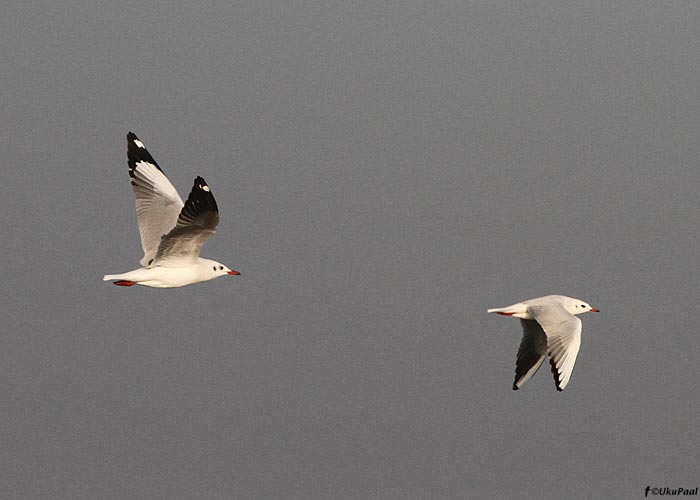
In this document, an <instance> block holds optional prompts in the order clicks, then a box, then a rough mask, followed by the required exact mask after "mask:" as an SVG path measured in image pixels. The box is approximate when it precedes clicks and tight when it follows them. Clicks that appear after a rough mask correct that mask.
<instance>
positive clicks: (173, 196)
mask: <svg viewBox="0 0 700 500" xmlns="http://www.w3.org/2000/svg"><path fill="white" fill-rule="evenodd" d="M126 140H127V144H128V148H127V156H128V158H129V177H131V186H132V187H133V188H134V194H135V195H136V216H137V217H138V221H139V233H140V234H141V245H142V246H143V258H142V259H141V265H142V266H148V265H150V264H151V262H153V259H154V258H155V256H156V251H157V250H158V245H160V240H161V238H162V237H163V236H165V235H166V234H168V232H169V231H170V230H171V229H173V227H175V224H176V223H177V220H178V214H179V213H180V210H181V209H182V206H183V203H182V198H180V195H179V194H177V191H176V190H175V188H174V187H173V185H172V184H171V183H170V181H169V180H168V178H167V177H166V176H165V174H164V173H163V171H162V170H161V169H160V167H159V166H158V164H157V163H156V161H155V160H154V159H153V157H152V156H151V154H150V153H149V152H148V150H147V149H146V147H145V146H144V145H143V142H141V141H140V140H139V138H138V137H136V134H134V133H133V132H129V133H128V134H127V135H126Z"/></svg>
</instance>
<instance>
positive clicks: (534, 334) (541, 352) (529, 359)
mask: <svg viewBox="0 0 700 500" xmlns="http://www.w3.org/2000/svg"><path fill="white" fill-rule="evenodd" d="M520 324H521V325H522V326H523V339H522V340H521V341H520V348H519V349H518V360H517V361H516V363H515V381H514V382H513V390H514V391H517V390H518V389H520V388H521V387H522V386H523V384H524V383H525V382H527V381H528V380H530V379H531V378H532V376H533V375H534V374H535V373H536V372H537V370H539V368H540V366H542V362H543V361H544V358H546V357H547V335H546V334H545V333H544V330H542V327H541V326H540V325H539V323H537V321H533V320H530V319H521V320H520Z"/></svg>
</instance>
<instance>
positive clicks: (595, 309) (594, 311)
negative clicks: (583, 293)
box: [591, 307, 600, 313]
mask: <svg viewBox="0 0 700 500" xmlns="http://www.w3.org/2000/svg"><path fill="white" fill-rule="evenodd" d="M591 312H592V313H599V312H600V309H598V308H597V307H591Z"/></svg>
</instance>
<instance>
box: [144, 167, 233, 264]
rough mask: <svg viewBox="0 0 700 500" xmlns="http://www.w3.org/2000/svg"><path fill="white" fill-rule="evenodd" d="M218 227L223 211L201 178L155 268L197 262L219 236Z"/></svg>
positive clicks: (165, 240) (160, 249)
mask: <svg viewBox="0 0 700 500" xmlns="http://www.w3.org/2000/svg"><path fill="white" fill-rule="evenodd" d="M218 224H219V208H218V207H217V206H216V200H215V199H214V195H212V194H211V190H210V189H209V186H208V185H207V183H206V181H205V180H204V179H202V178H201V177H197V178H196V179H195V180H194V185H193V186H192V191H191V192H190V196H189V197H188V198H187V201H186V202H185V205H184V206H183V207H182V211H181V212H180V215H179V217H178V218H177V224H176V225H175V227H174V228H173V230H172V231H170V232H169V233H168V234H166V235H165V236H164V237H163V239H162V240H161V242H160V246H159V247H158V252H157V253H156V256H155V260H154V265H160V266H166V267H167V266H169V265H171V264H173V263H182V261H186V262H188V263H190V262H191V263H194V262H196V261H197V257H199V252H200V251H201V250H202V246H203V245H204V243H206V241H207V240H208V239H209V238H211V236H212V235H213V234H214V233H215V232H216V226H217V225H218Z"/></svg>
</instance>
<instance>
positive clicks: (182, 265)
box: [103, 132, 240, 288]
mask: <svg viewBox="0 0 700 500" xmlns="http://www.w3.org/2000/svg"><path fill="white" fill-rule="evenodd" d="M126 140H127V143H128V149H127V155H128V158H129V177H131V186H132V187H133V188H134V194H135V195H136V215H137V217H138V222H139V232H140V233H141V244H142V245H143V253H144V255H143V259H141V266H143V267H141V268H140V269H135V270H134V271H130V272H128V273H124V274H107V275H105V277H104V278H103V279H104V280H105V281H109V280H117V281H115V282H114V284H115V285H119V286H132V285H144V286H150V287H154V288H176V287H180V286H185V285H192V284H194V283H199V282H200V281H208V280H211V279H214V278H218V277H219V276H224V275H227V274H230V275H234V276H237V275H239V274H240V273H239V272H238V271H233V270H231V269H229V268H228V267H226V266H224V265H223V264H221V263H219V262H216V261H215V260H209V259H202V258H201V257H200V256H199V252H200V250H201V249H202V246H203V245H204V243H205V242H206V241H207V240H208V239H209V238H210V237H211V235H213V234H214V233H215V232H216V226H217V225H218V224H219V209H218V207H217V206H216V200H214V196H213V195H212V194H211V190H210V189H209V186H208V185H207V183H206V182H205V181H204V179H202V178H201V177H197V178H196V179H195V180H194V186H192V191H191V192H190V195H189V197H188V198H187V201H186V202H185V203H183V202H182V199H181V198H180V195H178V194H177V191H176V190H175V188H174V187H173V185H172V184H171V183H170V181H169V180H168V178H167V177H166V176H165V174H164V173H163V171H162V170H161V168H160V167H159V166H158V163H156V161H155V160H154V159H153V157H152V156H151V154H150V153H149V152H148V150H147V149H146V146H144V145H143V142H141V141H140V140H139V138H138V137H136V134H134V133H132V132H129V133H128V134H127V135H126Z"/></svg>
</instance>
